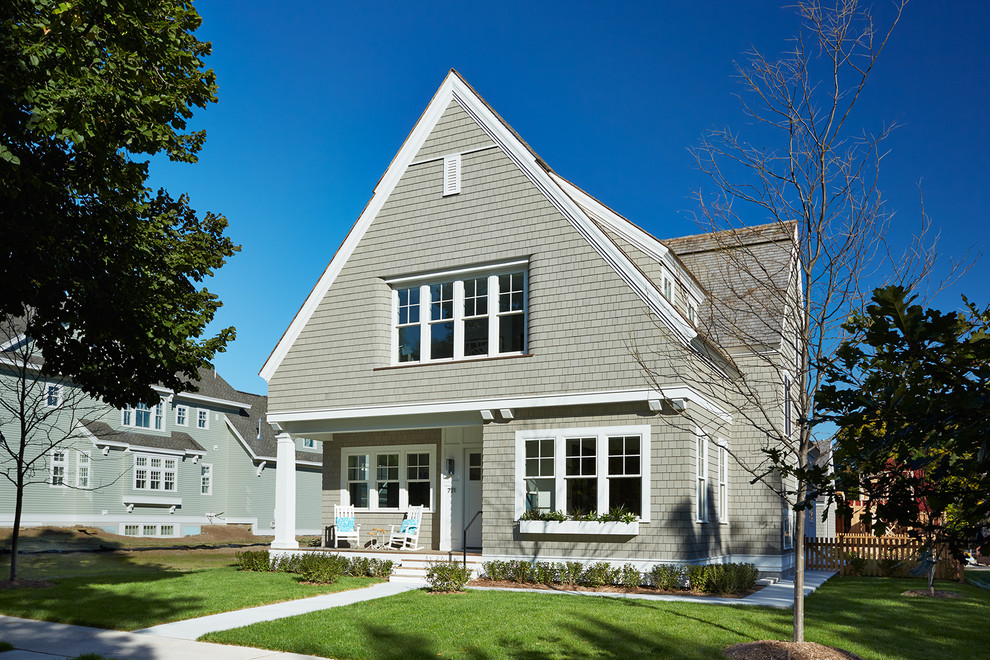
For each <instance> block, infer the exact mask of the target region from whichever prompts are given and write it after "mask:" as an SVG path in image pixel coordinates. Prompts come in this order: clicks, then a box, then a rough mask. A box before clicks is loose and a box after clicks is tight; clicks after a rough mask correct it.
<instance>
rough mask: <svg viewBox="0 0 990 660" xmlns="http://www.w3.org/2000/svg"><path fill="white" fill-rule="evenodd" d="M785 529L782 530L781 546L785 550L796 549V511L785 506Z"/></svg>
mask: <svg viewBox="0 0 990 660" xmlns="http://www.w3.org/2000/svg"><path fill="white" fill-rule="evenodd" d="M784 506H785V508H784V518H783V523H784V528H783V529H782V530H781V537H782V538H781V546H782V547H783V549H784V550H793V549H794V511H792V510H791V508H790V507H789V506H787V505H786V504H785V505H784Z"/></svg>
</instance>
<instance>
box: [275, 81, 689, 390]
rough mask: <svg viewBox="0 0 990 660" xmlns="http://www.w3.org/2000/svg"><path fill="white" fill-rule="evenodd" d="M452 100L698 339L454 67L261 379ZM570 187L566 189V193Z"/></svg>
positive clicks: (650, 302) (574, 194)
mask: <svg viewBox="0 0 990 660" xmlns="http://www.w3.org/2000/svg"><path fill="white" fill-rule="evenodd" d="M451 102H456V103H457V104H458V105H460V106H461V107H462V108H463V109H464V111H465V112H466V113H467V114H468V115H470V116H471V118H472V119H474V121H475V122H477V124H478V126H479V127H481V129H482V130H484V131H485V133H487V134H488V136H489V137H490V138H491V139H492V140H493V141H494V142H495V144H496V145H498V147H500V148H501V149H502V151H503V152H504V153H505V154H506V156H508V157H509V159H510V160H511V161H512V162H513V163H514V164H515V165H516V166H517V167H518V168H519V169H520V171H521V172H522V173H523V174H524V175H525V176H526V177H527V178H528V179H529V181H530V182H531V183H532V184H533V185H534V186H535V187H536V188H537V189H538V190H539V191H540V192H541V193H542V194H543V195H544V196H545V197H546V199H547V200H548V201H549V202H550V203H551V204H552V205H553V206H554V208H556V209H557V211H559V212H560V213H561V215H563V217H564V218H566V219H567V220H568V221H569V222H570V223H571V224H572V225H573V226H574V228H575V229H576V230H577V231H578V233H580V234H581V236H582V237H584V238H585V239H586V240H587V241H588V243H589V244H590V245H591V246H592V247H593V248H594V249H595V250H596V251H597V252H598V254H599V255H600V256H601V257H602V258H603V259H604V260H605V261H606V262H607V263H608V264H609V265H610V266H611V267H612V268H613V269H614V270H615V272H616V273H617V274H618V275H619V277H620V278H621V279H622V280H623V281H624V282H625V283H626V284H627V285H628V286H629V287H630V288H631V289H632V290H633V291H634V292H635V293H636V294H637V295H638V296H639V297H640V298H641V299H642V300H643V302H644V303H646V305H647V306H648V307H649V309H650V310H652V311H653V312H654V314H656V316H657V317H658V318H659V319H660V320H661V322H663V323H664V324H665V325H666V326H667V327H668V328H669V329H670V330H671V331H672V332H673V334H674V336H676V337H677V338H678V339H680V341H681V342H682V343H684V344H685V345H687V344H689V343H690V342H691V340H692V339H694V338H695V337H696V336H697V334H698V333H697V331H696V330H695V329H694V327H693V326H692V325H691V324H690V323H689V322H688V321H687V319H685V318H684V317H683V316H682V315H681V314H680V313H679V312H678V311H677V310H676V309H675V308H674V306H673V305H672V304H671V303H670V302H669V301H667V299H666V298H665V297H664V296H663V294H662V293H661V291H660V289H659V288H658V285H657V284H656V283H655V282H653V280H651V279H650V278H649V277H647V276H646V275H645V274H644V273H643V271H642V270H641V269H640V268H637V267H636V265H635V264H634V263H633V261H632V260H631V259H630V258H629V256H628V255H627V254H626V253H624V252H623V251H622V250H621V249H619V248H618V246H617V245H616V244H615V243H614V242H613V241H612V240H611V239H610V238H609V237H608V235H607V234H606V232H605V231H604V230H603V229H602V227H600V226H599V225H598V224H596V222H595V221H594V220H593V219H592V218H591V217H590V215H589V211H588V209H590V207H591V204H590V202H588V201H585V205H584V206H582V204H581V203H578V201H577V198H578V197H579V195H578V192H581V191H579V190H578V189H577V188H576V187H574V186H572V185H570V184H566V182H565V181H564V180H563V179H561V178H560V177H557V176H556V175H555V174H554V173H553V172H552V170H551V169H550V168H549V166H547V164H546V163H545V162H544V161H543V160H542V159H541V158H540V157H539V156H538V155H537V154H536V153H535V152H534V151H533V150H532V149H531V148H530V147H529V145H527V144H526V143H525V142H524V141H523V140H522V138H521V137H520V136H519V135H518V134H517V133H516V132H515V131H514V130H513V129H512V128H511V127H510V126H509V125H508V124H507V123H506V122H505V121H504V120H503V119H502V118H501V117H500V116H499V115H498V114H497V113H496V112H495V111H494V110H493V109H492V108H491V106H489V105H488V103H487V102H485V100H484V99H482V98H481V96H479V95H478V93H477V92H475V91H474V89H473V88H472V87H471V86H470V85H468V84H467V82H466V81H465V80H464V79H463V78H462V77H461V75H460V74H459V73H457V72H456V71H454V70H453V69H451V71H450V72H449V73H448V75H447V77H446V78H445V79H444V81H443V84H441V85H440V88H439V89H438V90H437V92H436V94H434V96H433V99H432V100H431V101H430V103H429V105H428V106H427V107H426V110H424V111H423V114H422V115H421V116H420V118H419V120H418V121H417V122H416V125H415V126H414V127H413V130H412V132H411V133H410V134H409V136H408V137H407V138H406V140H405V142H403V144H402V147H401V148H400V149H399V151H398V153H397V154H396V155H395V157H394V158H393V159H392V162H391V163H390V164H389V166H388V169H387V170H386V171H385V174H383V175H382V178H381V179H380V180H379V182H378V185H377V186H376V187H375V190H374V193H373V194H372V197H371V200H369V202H368V204H367V206H365V209H364V211H363V212H362V213H361V216H360V217H359V218H358V220H357V222H355V224H354V226H353V227H352V228H351V230H350V232H349V233H348V234H347V236H346V238H345V239H344V242H343V243H342V244H341V245H340V247H339V248H338V250H337V252H336V254H335V255H334V256H333V259H332V260H331V261H330V263H329V265H327V267H326V269H325V270H324V271H323V274H322V275H321V276H320V279H319V281H318V282H317V283H316V286H314V287H313V289H312V291H310V294H309V296H308V297H307V298H306V301H305V302H304V303H303V305H302V307H301V308H300V309H299V311H298V312H297V313H296V316H295V318H294V319H293V320H292V323H291V324H290V325H289V327H288V328H287V329H286V331H285V332H284V333H283V334H282V337H281V339H280V340H279V342H278V344H277V345H276V346H275V348H274V349H273V350H272V353H271V354H270V355H269V356H268V359H267V360H266V361H265V364H264V366H262V368H261V371H260V374H261V376H262V378H264V379H265V380H266V381H268V380H271V377H272V376H273V375H274V373H275V371H276V370H277V369H278V367H279V365H280V364H281V363H282V360H283V359H284V358H285V356H286V355H287V354H288V352H289V349H290V348H291V347H292V345H293V343H295V341H296V339H297V338H298V337H299V335H300V334H301V333H302V330H303V328H304V327H305V326H306V323H307V322H308V321H309V319H310V318H311V317H312V315H313V314H314V313H315V312H316V309H317V307H318V306H319V304H320V302H321V301H322V300H323V298H324V297H325V296H326V293H327V291H328V290H329V289H330V286H331V285H332V284H333V282H334V280H335V279H336V278H337V276H338V275H339V274H340V272H341V270H343V267H344V264H345V263H346V262H347V260H348V258H349V257H350V256H351V254H353V252H354V250H355V248H356V247H357V244H358V243H359V242H360V241H361V238H362V237H363V236H364V234H365V232H366V231H367V230H368V227H369V226H370V225H371V223H372V222H373V221H374V219H375V217H376V216H377V215H378V213H379V211H380V210H381V208H382V206H383V205H384V204H385V201H386V200H387V199H388V197H389V195H390V194H391V193H392V191H393V190H394V189H395V186H396V184H397V183H398V182H399V180H400V179H401V177H402V175H403V174H404V173H405V171H406V168H407V167H408V166H409V165H410V163H412V162H413V158H414V157H415V156H416V154H417V153H418V152H419V150H420V147H422V145H423V144H424V142H425V141H426V139H427V138H428V137H429V136H430V134H431V132H432V131H433V129H434V127H435V126H436V124H437V122H438V121H439V120H440V118H441V116H442V115H443V113H444V111H445V110H446V109H447V107H448V106H449V105H450V103H451ZM565 184H566V185H565ZM565 188H567V190H566V191H565ZM581 194H583V195H585V197H588V199H592V198H590V196H587V195H586V194H584V193H581ZM611 215H614V216H615V217H616V218H618V217H619V216H618V215H617V214H614V212H613V213H611ZM606 221H612V222H614V219H613V218H612V217H611V216H609V218H608V219H607V220H606ZM614 223H615V224H616V225H620V226H622V228H623V229H622V231H625V232H627V233H628V234H629V235H630V236H633V237H635V238H636V240H641V239H642V236H640V233H644V232H641V230H639V233H638V232H637V231H635V230H634V229H633V228H631V227H625V225H623V223H626V224H629V225H631V223H628V221H625V219H621V222H614ZM636 229H638V228H636ZM641 242H642V244H643V245H644V246H648V248H649V249H650V250H653V251H655V252H656V253H657V254H658V255H659V258H661V259H662V258H663V254H664V253H665V252H666V248H664V247H663V246H662V245H661V244H659V243H658V242H657V241H656V240H655V239H653V240H645V239H642V240H641Z"/></svg>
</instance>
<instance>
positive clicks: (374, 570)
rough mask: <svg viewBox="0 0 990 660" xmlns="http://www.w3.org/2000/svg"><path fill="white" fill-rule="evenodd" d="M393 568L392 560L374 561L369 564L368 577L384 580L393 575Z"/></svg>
mask: <svg viewBox="0 0 990 660" xmlns="http://www.w3.org/2000/svg"><path fill="white" fill-rule="evenodd" d="M392 567H393V564H392V560H391V559H372V560H371V562H370V563H369V564H368V575H369V576H370V577H374V578H381V579H383V580H384V579H387V578H388V576H390V575H391V574H392Z"/></svg>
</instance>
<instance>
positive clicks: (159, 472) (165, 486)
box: [134, 454, 178, 493]
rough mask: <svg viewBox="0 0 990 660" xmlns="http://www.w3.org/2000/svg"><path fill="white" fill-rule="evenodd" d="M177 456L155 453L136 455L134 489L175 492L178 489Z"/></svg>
mask: <svg viewBox="0 0 990 660" xmlns="http://www.w3.org/2000/svg"><path fill="white" fill-rule="evenodd" d="M177 464H178V461H177V460H176V459H175V458H170V457H165V456H156V455H154V454H135V455H134V489H135V490H154V491H159V492H165V493H174V492H175V491H176V490H177V482H176V479H177V473H176V466H177Z"/></svg>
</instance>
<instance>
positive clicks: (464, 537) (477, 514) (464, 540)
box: [461, 511, 481, 568]
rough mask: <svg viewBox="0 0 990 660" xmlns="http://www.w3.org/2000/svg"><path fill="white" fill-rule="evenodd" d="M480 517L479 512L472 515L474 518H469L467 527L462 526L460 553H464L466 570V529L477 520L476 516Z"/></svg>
mask: <svg viewBox="0 0 990 660" xmlns="http://www.w3.org/2000/svg"><path fill="white" fill-rule="evenodd" d="M480 515H481V511H479V512H478V513H476V514H474V518H471V522H469V523H468V524H467V525H465V526H464V535H463V537H462V538H461V551H462V552H463V553H464V568H467V533H468V529H469V528H470V527H471V525H473V524H474V521H475V520H477V519H478V516H480Z"/></svg>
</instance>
